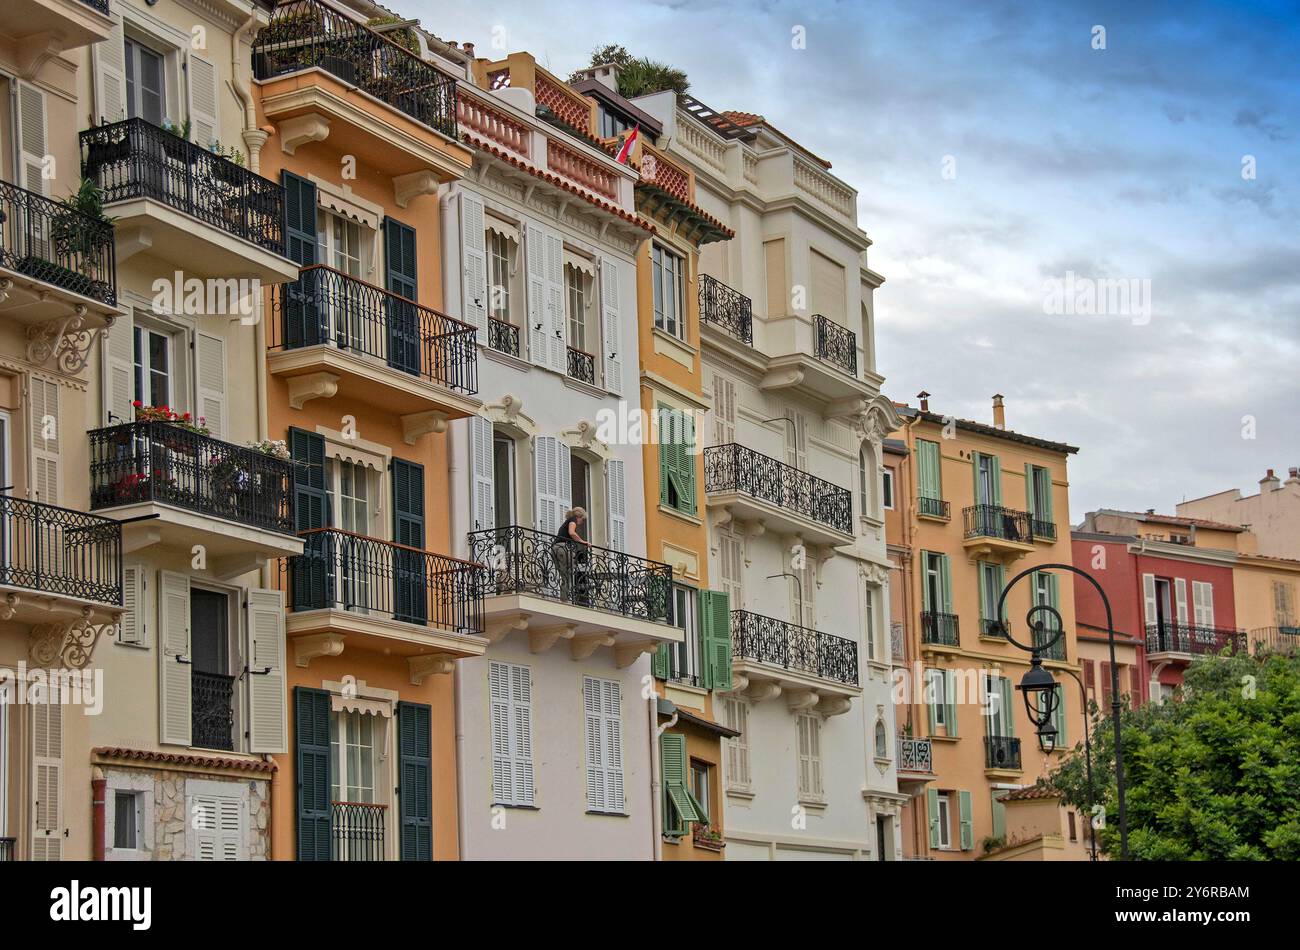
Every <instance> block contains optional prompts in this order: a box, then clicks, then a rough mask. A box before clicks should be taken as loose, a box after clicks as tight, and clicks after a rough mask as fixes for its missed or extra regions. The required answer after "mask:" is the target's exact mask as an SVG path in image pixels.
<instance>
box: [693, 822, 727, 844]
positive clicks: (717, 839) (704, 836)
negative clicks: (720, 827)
mask: <svg viewBox="0 0 1300 950" xmlns="http://www.w3.org/2000/svg"><path fill="white" fill-rule="evenodd" d="M691 842H692V843H693V844H694V845H695V846H696V847H697V848H704V849H705V850H707V851H721V850H722V849H723V848H725V847H726V846H727V843H726V842H725V841H723V840H722V834H721V833H720V832H718V831H715V830H714V829H713V827H712V826H711V825H710V824H709V823H708V822H697V823H696V824H694V825H692V826H691Z"/></svg>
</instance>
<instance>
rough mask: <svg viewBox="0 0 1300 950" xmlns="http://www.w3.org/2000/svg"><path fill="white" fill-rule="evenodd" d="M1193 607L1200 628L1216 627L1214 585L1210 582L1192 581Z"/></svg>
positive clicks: (1195, 620) (1196, 622) (1195, 619)
mask: <svg viewBox="0 0 1300 950" xmlns="http://www.w3.org/2000/svg"><path fill="white" fill-rule="evenodd" d="M1192 607H1193V610H1194V613H1195V617H1194V622H1195V624H1196V626H1198V627H1213V626H1214V585H1213V584H1211V583H1210V582H1209V581H1192Z"/></svg>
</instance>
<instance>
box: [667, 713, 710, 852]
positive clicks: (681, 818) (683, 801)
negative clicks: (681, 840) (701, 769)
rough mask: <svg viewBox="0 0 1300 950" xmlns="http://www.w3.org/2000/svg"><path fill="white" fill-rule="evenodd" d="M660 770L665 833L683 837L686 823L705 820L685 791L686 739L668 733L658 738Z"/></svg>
mask: <svg viewBox="0 0 1300 950" xmlns="http://www.w3.org/2000/svg"><path fill="white" fill-rule="evenodd" d="M659 767H660V772H661V774H662V776H663V782H664V834H666V835H673V836H676V835H681V834H684V833H685V832H686V823H687V822H690V821H703V820H704V816H703V815H701V814H700V813H699V811H698V810H697V809H696V807H695V800H694V799H693V798H692V797H691V795H690V793H689V792H688V791H687V789H686V737H685V736H683V735H680V734H678V733H673V732H665V733H664V734H663V735H662V736H660V737H659Z"/></svg>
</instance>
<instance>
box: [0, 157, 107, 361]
mask: <svg viewBox="0 0 1300 950" xmlns="http://www.w3.org/2000/svg"><path fill="white" fill-rule="evenodd" d="M117 312H118V306H117V261H116V257H115V247H114V236H113V225H112V222H109V221H100V220H98V219H96V218H92V217H90V216H88V215H85V214H82V213H81V212H80V211H77V210H75V209H73V208H68V207H65V206H64V205H62V204H60V203H59V202H57V201H52V200H51V199H49V198H47V197H45V196H44V195H38V194H36V193H35V192H33V191H28V190H26V189H25V188H19V187H18V186H17V185H11V184H10V183H9V182H7V181H0V313H3V314H4V316H5V317H11V318H13V319H14V320H17V321H19V322H20V323H23V324H26V325H27V326H28V334H27V335H28V341H29V342H28V345H27V353H28V359H29V360H31V361H32V362H34V363H45V362H46V361H47V360H48V359H49V358H50V357H52V356H55V355H56V354H55V352H54V349H53V348H54V347H55V346H56V345H59V344H60V343H61V340H62V338H64V337H65V334H66V335H67V336H68V337H71V336H72V335H73V334H75V333H77V332H79V331H82V330H94V329H98V328H101V327H104V326H107V325H108V324H110V323H111V322H112V320H113V317H114V316H115V315H116V314H117ZM39 324H45V325H46V326H47V327H49V329H50V332H48V333H42V332H40V331H39V330H37V329H36V325H39ZM56 331H57V332H56ZM60 349H62V350H63V351H64V352H67V347H65V346H60ZM82 349H83V348H80V347H77V348H74V350H75V351H77V352H78V360H79V361H81V362H84V357H85V353H84V352H81V350H82ZM60 356H61V357H62V354H60ZM61 362H63V360H62V358H61ZM79 369H80V366H78V367H77V370H79Z"/></svg>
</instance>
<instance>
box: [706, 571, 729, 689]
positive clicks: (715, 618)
mask: <svg viewBox="0 0 1300 950" xmlns="http://www.w3.org/2000/svg"><path fill="white" fill-rule="evenodd" d="M700 641H701V643H700V646H701V650H700V652H701V653H702V654H703V656H704V669H705V676H706V679H705V682H704V688H705V689H718V690H729V689H731V598H730V597H729V596H728V595H727V594H726V593H724V592H723V591H717V590H702V591H700Z"/></svg>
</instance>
